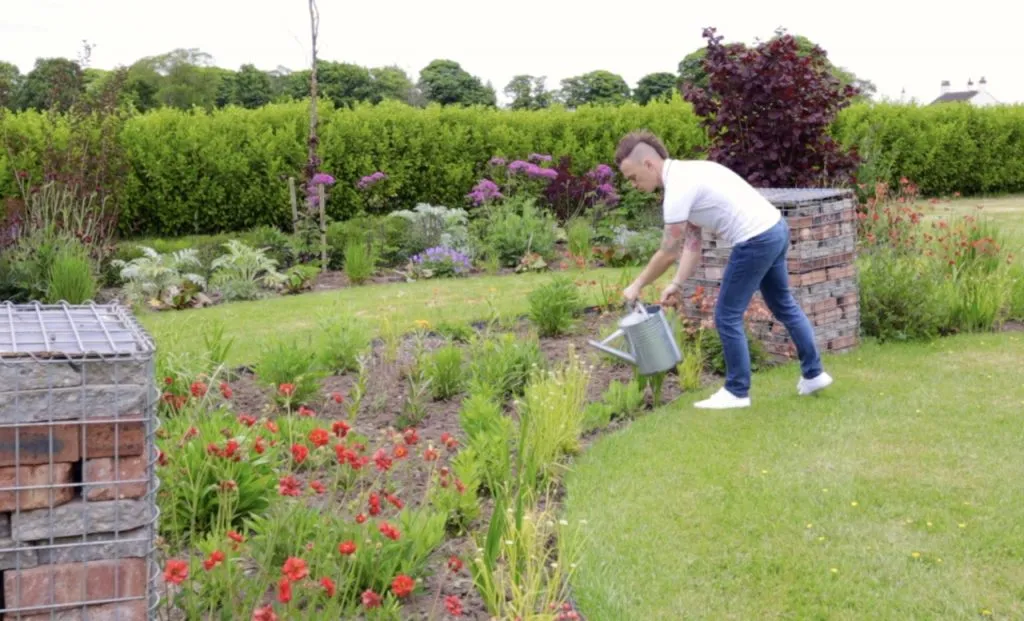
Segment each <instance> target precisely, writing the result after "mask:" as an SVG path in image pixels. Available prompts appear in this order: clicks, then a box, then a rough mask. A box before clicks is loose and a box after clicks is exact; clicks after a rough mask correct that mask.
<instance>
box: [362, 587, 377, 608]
mask: <svg viewBox="0 0 1024 621" xmlns="http://www.w3.org/2000/svg"><path fill="white" fill-rule="evenodd" d="M363 606H365V607H367V608H378V607H379V606H380V595H377V594H376V593H374V592H373V591H371V590H370V589H366V590H365V591H363Z"/></svg>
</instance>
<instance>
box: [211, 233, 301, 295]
mask: <svg viewBox="0 0 1024 621" xmlns="http://www.w3.org/2000/svg"><path fill="white" fill-rule="evenodd" d="M224 247H225V248H227V251H228V252H227V254H224V255H221V256H220V257H217V258H216V259H214V260H213V263H211V264H210V267H211V268H212V270H213V276H212V278H211V284H212V285H213V286H214V287H215V288H216V289H217V290H218V291H220V292H221V295H223V296H224V299H225V300H256V299H259V298H261V297H263V296H264V295H265V293H264V291H263V288H273V287H277V286H279V285H281V284H283V283H284V282H285V280H286V279H287V276H285V275H284V274H281V273H280V272H278V271H277V261H275V260H274V259H271V258H270V257H268V256H267V253H266V249H264V248H253V247H252V246H249V245H247V244H244V243H242V242H240V241H238V240H236V239H232V240H230V241H228V242H226V243H225V244H224Z"/></svg>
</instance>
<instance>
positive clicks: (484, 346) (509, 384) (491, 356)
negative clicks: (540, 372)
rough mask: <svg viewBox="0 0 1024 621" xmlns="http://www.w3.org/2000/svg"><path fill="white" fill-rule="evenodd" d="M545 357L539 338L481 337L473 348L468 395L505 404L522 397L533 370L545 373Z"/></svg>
mask: <svg viewBox="0 0 1024 621" xmlns="http://www.w3.org/2000/svg"><path fill="white" fill-rule="evenodd" d="M544 360H545V358H544V355H543V353H542V352H541V350H540V342H539V341H537V339H536V338H530V339H521V338H518V337H517V336H516V335H515V334H510V333H505V334H498V335H493V336H479V337H477V339H476V340H475V341H473V343H472V344H471V345H470V362H469V370H468V382H469V391H470V392H471V393H474V394H480V393H483V394H490V395H492V396H494V397H495V398H498V399H502V400H504V399H505V398H506V397H513V396H519V395H522V394H523V388H524V387H525V386H526V383H527V381H528V380H529V378H530V374H531V373H532V372H533V370H534V369H543V368H544V366H545V363H544Z"/></svg>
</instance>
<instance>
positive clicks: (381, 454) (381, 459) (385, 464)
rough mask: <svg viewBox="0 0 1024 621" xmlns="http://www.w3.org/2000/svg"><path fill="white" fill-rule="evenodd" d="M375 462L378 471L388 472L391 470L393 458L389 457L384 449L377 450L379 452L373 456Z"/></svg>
mask: <svg viewBox="0 0 1024 621" xmlns="http://www.w3.org/2000/svg"><path fill="white" fill-rule="evenodd" d="M373 461H374V463H376V464H377V470H380V471H381V472H387V471H388V470H390V469H391V458H390V457H388V454H387V452H386V451H385V450H384V449H377V452H376V453H374V454H373Z"/></svg>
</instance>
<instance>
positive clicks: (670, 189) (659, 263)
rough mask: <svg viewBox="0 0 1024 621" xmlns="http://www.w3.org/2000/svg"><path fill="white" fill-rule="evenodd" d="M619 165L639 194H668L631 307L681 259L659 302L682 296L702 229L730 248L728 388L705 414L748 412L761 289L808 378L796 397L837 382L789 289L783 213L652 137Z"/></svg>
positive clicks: (638, 135)
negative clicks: (750, 340) (660, 231)
mask: <svg viewBox="0 0 1024 621" xmlns="http://www.w3.org/2000/svg"><path fill="white" fill-rule="evenodd" d="M615 164H616V165H617V166H618V167H619V170H621V171H622V174H623V175H624V176H625V177H626V178H627V179H629V181H630V182H631V183H632V184H633V186H634V187H636V188H637V189H638V190H640V191H642V192H653V191H655V190H656V189H657V188H663V190H664V202H663V206H662V210H663V217H664V222H665V232H664V237H663V239H662V243H661V248H660V249H659V250H658V251H657V252H656V253H655V254H654V256H653V257H651V260H650V261H649V262H648V264H647V267H645V268H644V270H643V271H642V272H641V273H640V275H639V276H638V277H637V279H636V280H635V281H634V282H633V283H632V284H631V285H630V286H629V287H627V288H626V290H625V291H624V292H623V296H624V297H625V298H626V299H627V300H628V301H629V302H631V303H632V302H634V301H636V300H637V299H638V298H639V297H640V292H641V291H642V290H643V288H644V287H646V286H647V285H649V284H651V283H652V282H654V281H655V280H657V279H658V277H659V276H661V275H662V274H663V273H664V272H665V270H667V269H668V268H669V266H671V265H672V264H673V263H674V262H675V261H676V259H679V267H678V268H677V270H676V274H675V278H673V279H672V283H671V284H670V285H668V287H666V288H665V290H664V292H663V293H662V295H661V303H662V304H666V303H668V302H670V301H671V298H672V297H673V296H679V295H680V294H681V292H682V284H683V282H685V281H686V279H687V278H689V277H690V276H692V275H693V271H694V270H695V269H696V267H697V265H698V264H699V263H700V256H701V252H700V239H701V230H702V229H708V230H710V231H712V232H714V233H716V234H717V235H718V237H719V238H720V239H722V240H724V241H726V242H728V243H730V244H732V253H731V255H730V257H729V263H728V265H727V266H726V268H725V274H724V275H723V277H722V288H721V291H720V293H719V295H718V300H717V301H716V303H715V327H716V328H717V330H718V334H719V337H720V338H721V340H722V350H723V353H724V355H725V366H726V379H725V386H724V387H723V388H722V389H720V390H719V391H718V392H716V393H715V394H714V395H712V396H711V397H710V398H708V399H706V400H704V401H700V402H698V403H696V404H694V405H695V406H696V407H698V408H705V409H726V408H740V407H749V406H750V349H749V346H748V344H747V336H746V332H745V330H744V325H743V315H744V313H745V312H746V310H747V307H748V306H749V305H750V300H751V298H752V297H753V295H754V292H755V291H757V290H758V289H760V291H761V295H762V297H763V298H764V301H765V304H767V306H768V309H769V310H770V311H771V312H772V314H773V315H774V316H775V318H776V319H778V320H779V321H780V322H782V324H783V325H785V326H786V330H787V331H788V332H789V336H790V338H792V339H793V342H794V343H795V344H796V349H797V353H798V355H799V357H800V370H801V376H802V377H801V379H800V381H799V382H798V383H797V393H798V394H800V395H809V394H812V393H814V392H817V391H818V390H821V389H822V388H825V387H826V386H828V385H830V384H831V383H832V378H831V377H830V376H829V375H828V374H827V373H825V372H824V370H823V369H822V364H821V358H820V356H819V355H818V350H817V346H816V344H815V341H814V329H813V328H812V327H811V323H810V321H808V319H807V316H806V315H805V314H804V312H803V310H801V309H800V306H799V305H798V304H797V303H796V300H795V299H794V298H793V294H792V293H791V292H790V290H789V272H788V269H787V266H786V251H787V250H788V248H789V226H788V225H787V223H786V220H785V218H783V217H782V215H781V214H780V213H779V210H778V209H776V207H775V206H774V205H772V204H771V203H770V202H769V201H768V200H767V199H765V198H764V197H763V196H762V195H761V193H760V192H758V191H757V190H756V189H755V188H754V187H752V186H751V185H750V184H749V183H747V182H746V181H745V180H744V179H743V178H742V177H740V176H739V175H737V174H736V173H734V172H733V171H731V170H730V169H728V168H726V167H725V166H722V165H720V164H717V163H715V162H711V161H703V160H688V161H683V160H675V159H671V158H670V157H669V155H668V151H667V150H666V149H665V146H664V144H662V142H661V140H659V139H658V137H657V136H655V135H653V134H651V133H649V132H646V131H639V132H633V133H630V134H628V135H626V136H625V137H624V138H623V139H622V140H621V141H620V142H619V145H618V148H617V149H616V152H615Z"/></svg>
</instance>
